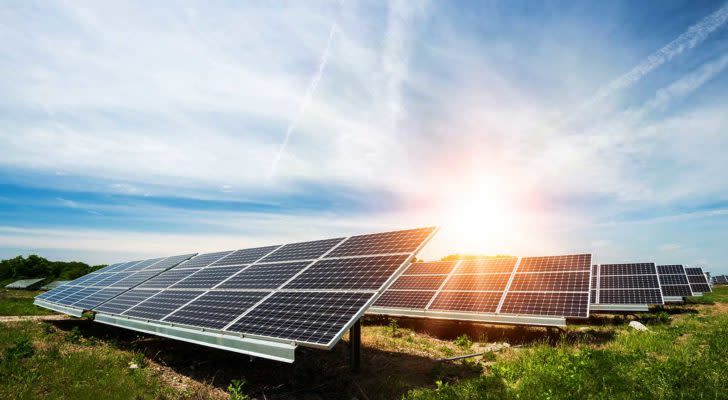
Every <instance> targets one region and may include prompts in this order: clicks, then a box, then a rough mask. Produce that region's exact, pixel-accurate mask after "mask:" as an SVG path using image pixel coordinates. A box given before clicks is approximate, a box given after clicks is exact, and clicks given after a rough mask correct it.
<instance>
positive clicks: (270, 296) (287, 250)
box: [95, 228, 435, 361]
mask: <svg viewBox="0 0 728 400" xmlns="http://www.w3.org/2000/svg"><path fill="white" fill-rule="evenodd" d="M434 232H435V229H434V228H424V229H416V230H408V231H400V232H385V233H383V234H373V235H360V236H353V237H349V238H334V239H326V240H317V241H311V242H301V243H293V244H288V245H283V246H267V247H259V248H255V249H242V250H235V251H226V252H218V253H210V254H200V255H198V256H196V257H194V258H192V259H190V260H188V261H186V262H183V263H180V264H179V265H177V266H176V267H174V268H172V269H169V270H167V271H166V272H163V273H160V274H157V275H155V276H154V277H152V278H151V279H149V280H146V281H145V282H143V283H141V284H140V285H139V286H137V287H134V288H133V289H131V290H129V291H126V292H124V293H122V294H120V295H117V296H116V297H114V298H112V299H110V300H108V301H106V302H105V303H103V304H101V305H100V306H98V307H97V308H96V309H95V311H97V314H96V320H97V321H99V322H103V323H107V324H111V325H116V326H122V327H125V328H130V329H136V330H140V331H143V332H149V333H155V334H160V335H163V336H168V337H174V338H178V339H181V340H187V341H191V342H194V343H200V344H205V345H208V346H213V347H220V348H226V349H229V350H234V351H239V352H243V353H247V354H253V355H259V356H263V357H269V358H273V359H282V360H286V361H290V360H292V357H293V356H292V353H288V352H289V351H290V347H291V346H294V347H295V346H296V345H306V346H310V347H319V348H331V347H332V346H333V345H334V344H335V343H336V342H337V341H338V340H339V339H340V338H341V335H343V333H344V331H345V330H346V329H348V328H349V327H350V326H351V325H352V324H353V323H354V322H355V321H356V320H357V319H358V318H359V317H360V316H361V315H362V313H363V312H364V310H365V309H366V307H368V306H369V305H370V304H371V302H372V301H373V300H374V299H375V298H376V297H377V296H378V295H379V294H380V292H381V291H382V290H383V288H384V287H385V286H386V285H388V284H390V283H391V282H392V281H393V280H394V275H395V274H396V273H397V272H401V271H402V270H403V269H404V268H405V267H406V266H407V263H408V262H409V260H411V259H412V257H413V256H414V254H415V252H416V251H418V250H419V249H420V248H421V247H422V246H423V245H424V243H425V242H426V241H427V240H428V239H429V238H430V237H431V236H432V235H433V234H434ZM154 265H156V264H154ZM143 272H145V271H141V272H138V273H143ZM138 273H137V274H138ZM125 279H129V278H125ZM425 279H426V278H425ZM428 301H429V299H428ZM208 332H209V333H208ZM255 340H258V341H255ZM261 340H263V341H261ZM253 341H254V342H253ZM252 343H254V344H252ZM280 352H286V353H285V355H280Z"/></svg>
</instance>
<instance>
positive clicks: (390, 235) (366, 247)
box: [327, 228, 435, 257]
mask: <svg viewBox="0 0 728 400" xmlns="http://www.w3.org/2000/svg"><path fill="white" fill-rule="evenodd" d="M434 231H435V228H420V229H410V230H404V231H395V232H386V233H377V234H372V235H359V236H352V237H350V238H349V239H347V240H346V241H345V242H344V243H342V244H341V245H340V246H339V247H337V248H336V249H334V251H332V252H331V253H329V254H328V255H327V257H348V256H361V255H369V254H392V253H412V252H414V251H415V250H417V248H418V247H419V246H420V245H422V243H424V241H425V240H427V238H428V237H429V236H430V235H431V234H432V233H433V232H434Z"/></svg>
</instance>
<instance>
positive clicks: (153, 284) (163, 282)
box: [139, 268, 200, 289]
mask: <svg viewBox="0 0 728 400" xmlns="http://www.w3.org/2000/svg"><path fill="white" fill-rule="evenodd" d="M198 271H200V268H185V269H176V268H172V269H170V270H168V271H164V272H162V273H161V274H159V275H157V276H155V277H154V278H152V279H149V280H148V281H146V282H144V283H142V284H140V285H139V287H140V288H158V289H165V288H168V287H170V286H172V285H174V284H175V283H177V282H179V281H181V280H182V279H185V278H187V277H189V276H190V275H192V274H194V273H196V272H198Z"/></svg>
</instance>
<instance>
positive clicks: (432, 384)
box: [0, 287, 728, 399]
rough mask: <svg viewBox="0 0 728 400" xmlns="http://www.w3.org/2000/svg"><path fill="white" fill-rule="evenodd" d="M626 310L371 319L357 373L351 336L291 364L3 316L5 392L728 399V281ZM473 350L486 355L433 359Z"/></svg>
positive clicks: (87, 325)
mask: <svg viewBox="0 0 728 400" xmlns="http://www.w3.org/2000/svg"><path fill="white" fill-rule="evenodd" d="M32 295H33V293H31V292H13V293H7V292H2V294H1V295H0V314H2V315H43V314H47V312H45V311H43V310H41V309H38V308H37V307H35V306H33V305H32V304H31V302H32ZM9 313H14V314H9ZM34 318H37V317H34ZM634 318H635V317H634V316H629V317H622V316H618V317H612V316H601V315H597V316H594V317H593V318H592V319H591V321H590V323H589V324H588V325H575V326H570V327H569V328H568V329H567V330H566V331H564V332H558V331H551V332H548V331H547V330H545V329H541V328H523V327H495V326H485V325H477V324H465V323H456V322H434V321H423V320H406V319H403V320H399V321H397V323H391V322H390V321H388V320H385V319H373V318H372V319H367V320H366V321H365V323H364V327H363V331H362V344H363V349H362V352H363V353H362V357H363V358H362V371H361V372H360V373H359V374H352V373H351V372H350V371H349V366H348V363H347V357H346V355H347V347H346V344H345V343H341V344H339V345H338V346H337V347H335V348H334V350H332V351H331V352H322V351H315V350H307V349H301V350H300V351H299V352H298V353H297V361H296V363H295V364H293V365H289V364H283V363H277V362H272V361H267V360H263V359H253V360H251V359H250V358H249V357H247V356H243V355H238V354H234V353H230V352H225V351H218V350H214V349H209V348H205V347H199V346H194V345H189V344H186V343H183V342H178V341H174V340H168V339H163V338H158V337H154V336H149V335H141V334H136V333H134V332H131V331H126V330H122V329H117V328H113V327H107V326H104V325H102V324H98V323H94V322H92V321H88V320H84V319H72V318H65V319H61V320H49V321H38V320H26V321H13V322H8V321H7V319H8V318H7V317H0V321H3V320H6V321H4V322H0V326H2V328H0V354H1V357H2V359H1V360H0V398H8V399H37V398H48V399H103V398H114V399H177V398H187V399H208V398H212V399H225V398H233V399H245V398H248V397H247V396H249V398H258V399H275V398H282V399H328V398H331V399H338V398H344V399H352V398H357V399H400V398H405V399H516V398H520V399H524V398H525V399H530V398H539V399H540V398H549V399H567V398H595V399H601V398H624V399H643V398H644V399H648V398H649V399H652V398H658V399H673V398H686V399H687V398H698V399H724V398H728V391H726V389H725V382H726V379H725V375H726V374H725V371H726V370H728V288H726V287H721V288H718V289H717V290H716V291H715V292H714V293H712V294H710V295H707V296H705V297H703V298H697V299H694V301H691V302H690V303H689V304H686V305H683V306H669V307H665V308H664V309H662V310H659V311H658V312H656V313H651V314H642V315H637V316H636V318H637V319H639V320H641V321H642V322H643V323H644V324H645V325H647V326H648V328H649V331H647V332H640V331H636V330H633V329H632V328H629V327H628V326H627V324H628V323H629V321H630V320H632V319H634ZM463 334H466V335H467V336H466V335H463ZM470 353H479V354H482V355H481V356H479V357H475V358H468V359H464V360H459V361H443V362H440V361H438V359H440V358H446V357H451V356H456V355H463V354H470Z"/></svg>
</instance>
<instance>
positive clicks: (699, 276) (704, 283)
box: [685, 267, 711, 293]
mask: <svg viewBox="0 0 728 400" xmlns="http://www.w3.org/2000/svg"><path fill="white" fill-rule="evenodd" d="M685 274H686V275H687V277H688V282H690V290H691V291H692V292H693V293H710V291H711V289H710V284H709V283H708V278H707V277H706V276H705V274H704V273H703V269H702V268H696V267H692V268H687V267H686V268H685Z"/></svg>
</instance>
